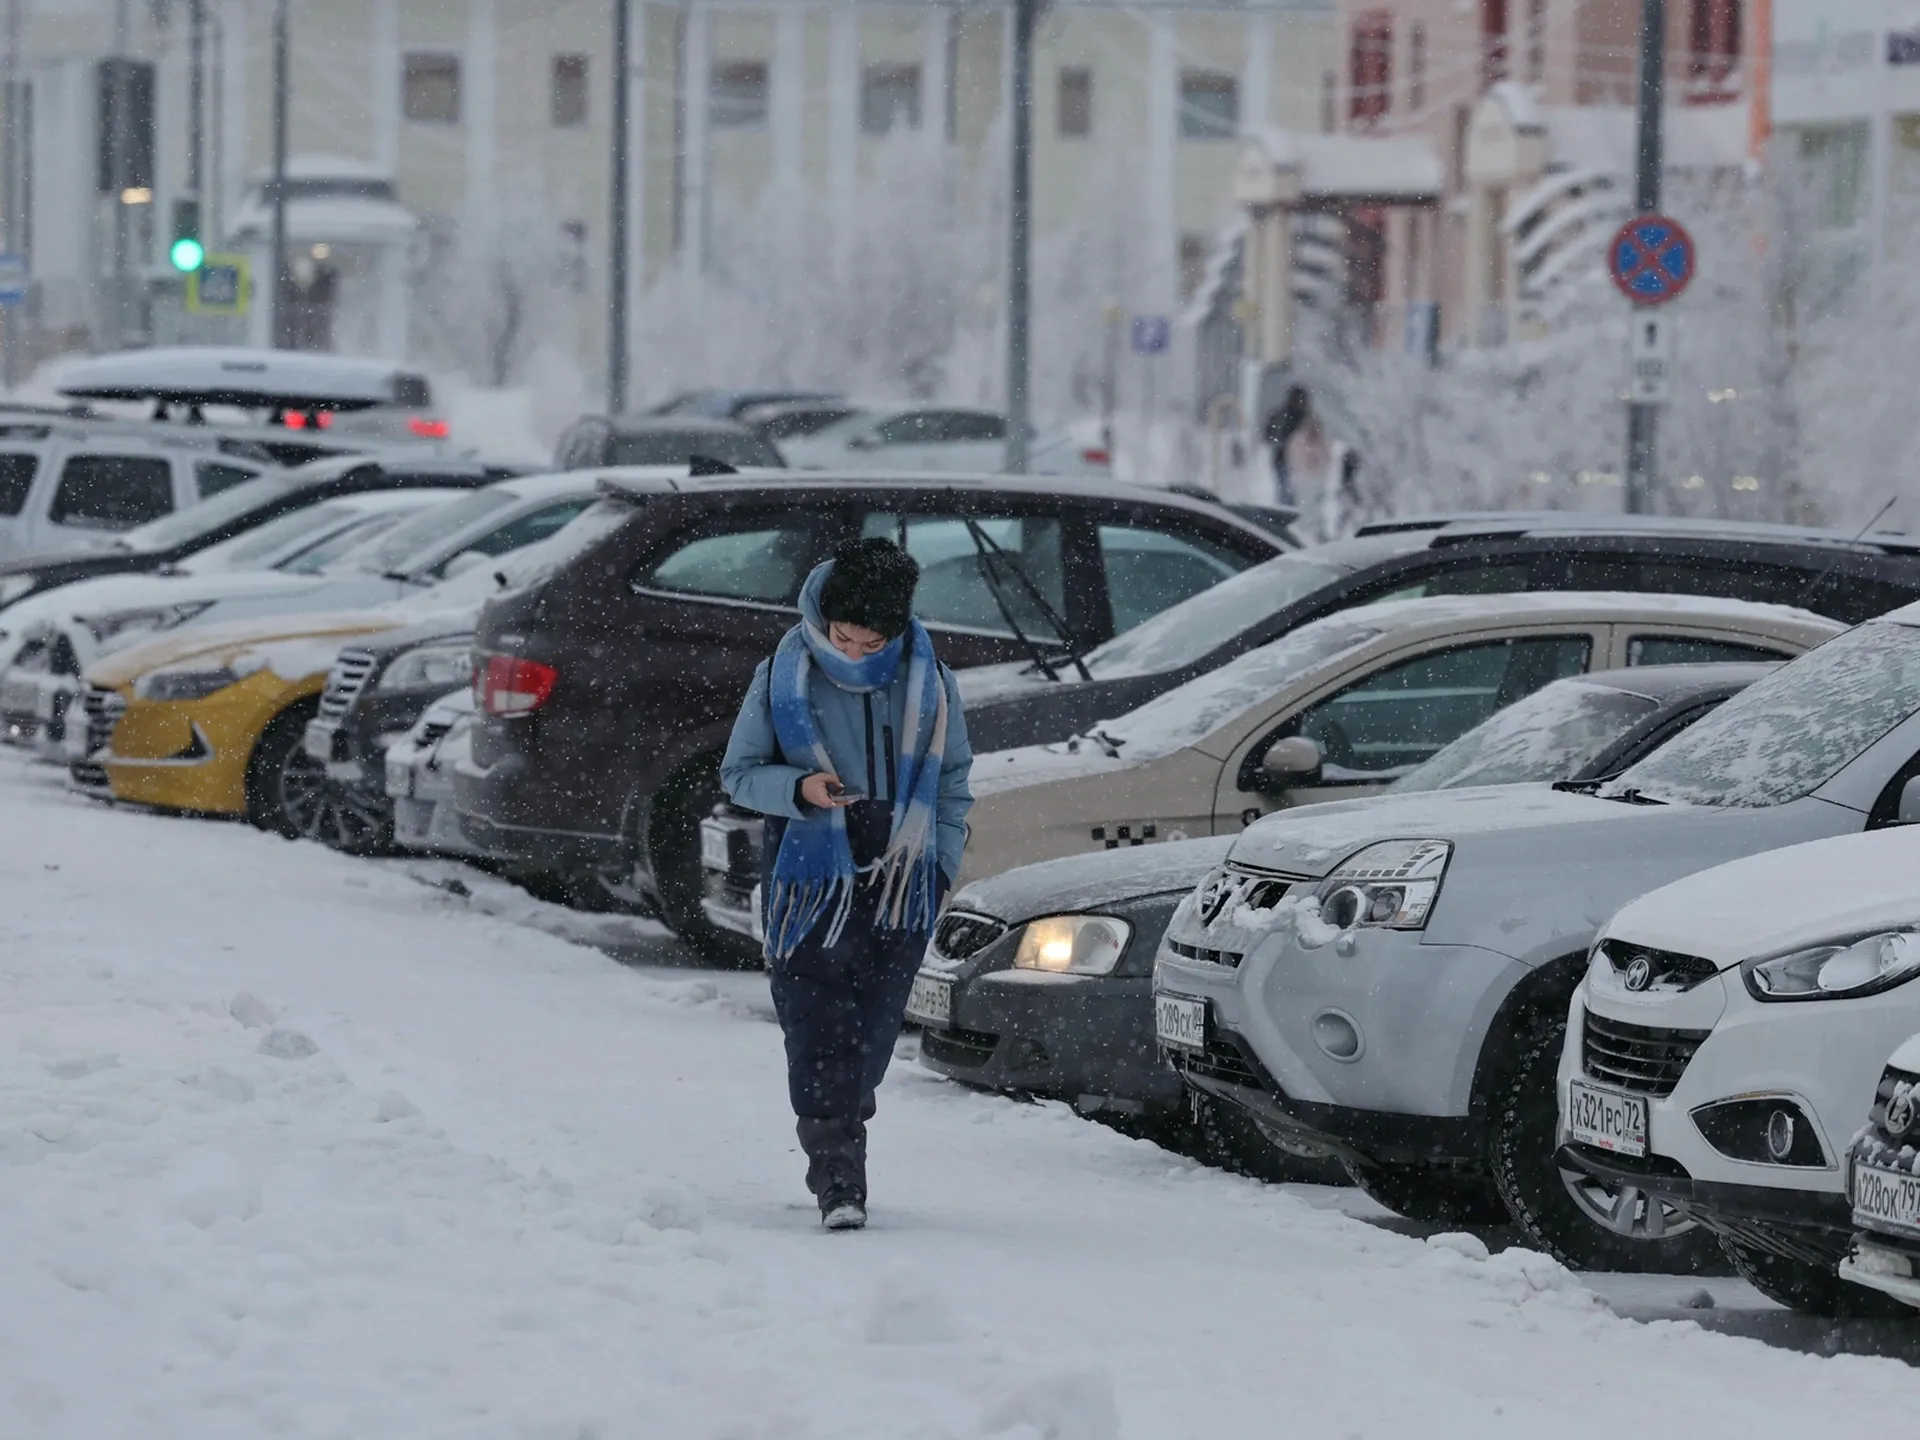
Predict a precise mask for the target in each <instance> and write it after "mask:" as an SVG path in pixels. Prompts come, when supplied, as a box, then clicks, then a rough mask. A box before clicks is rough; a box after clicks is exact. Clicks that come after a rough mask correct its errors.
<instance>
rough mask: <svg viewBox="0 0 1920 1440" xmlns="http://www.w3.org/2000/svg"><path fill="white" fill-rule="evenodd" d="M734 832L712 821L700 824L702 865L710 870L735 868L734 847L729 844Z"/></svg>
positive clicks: (703, 821)
mask: <svg viewBox="0 0 1920 1440" xmlns="http://www.w3.org/2000/svg"><path fill="white" fill-rule="evenodd" d="M732 834H733V832H732V831H731V830H729V829H728V828H727V827H726V826H724V825H721V824H719V823H717V822H716V821H712V820H702V821H701V822H700V863H701V864H702V865H705V866H706V867H707V869H709V870H720V871H726V870H730V869H732V868H733V847H732V846H731V845H730V844H729V843H728V841H729V839H730V837H731V836H732Z"/></svg>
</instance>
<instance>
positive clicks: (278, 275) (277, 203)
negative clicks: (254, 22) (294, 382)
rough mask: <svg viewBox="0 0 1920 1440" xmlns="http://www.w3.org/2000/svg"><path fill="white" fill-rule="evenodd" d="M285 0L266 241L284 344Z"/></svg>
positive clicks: (276, 21)
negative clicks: (269, 227) (270, 211)
mask: <svg viewBox="0 0 1920 1440" xmlns="http://www.w3.org/2000/svg"><path fill="white" fill-rule="evenodd" d="M289 84H290V82H289V80H288V77H287V0H274V6H273V223H272V234H271V237H270V238H269V240H268V242H267V246H268V252H269V253H268V255H267V271H268V276H269V278H268V280H267V283H268V284H269V285H270V286H272V287H273V288H272V290H271V292H270V294H269V298H268V310H267V314H268V315H269V316H270V317H271V320H270V328H269V334H270V336H271V341H270V343H271V344H273V345H274V346H276V347H280V346H285V345H286V344H287V340H288V336H287V318H288V317H287V91H288V89H289Z"/></svg>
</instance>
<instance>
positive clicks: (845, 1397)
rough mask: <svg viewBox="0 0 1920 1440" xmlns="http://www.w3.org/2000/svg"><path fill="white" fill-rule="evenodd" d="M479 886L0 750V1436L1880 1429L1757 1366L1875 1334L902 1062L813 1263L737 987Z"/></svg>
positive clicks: (1794, 1378)
mask: <svg viewBox="0 0 1920 1440" xmlns="http://www.w3.org/2000/svg"><path fill="white" fill-rule="evenodd" d="M455 880H458V881H459V882H460V883H458V884H451V883H449V882H452V881H455ZM462 891H464V892H466V893H460V892H462ZM516 895H517V892H512V891H509V890H506V889H505V888H504V887H496V886H493V885H490V884H488V883H487V882H484V881H483V880H482V879H480V878H479V877H476V876H474V875H472V874H471V872H462V871H460V870H459V869H458V868H457V867H452V866H431V865H429V866H420V865H407V864H403V863H394V864H387V865H369V864H361V863H356V862H353V861H351V860H347V859H345V858H342V857H339V856H335V855H332V854H329V853H327V852H325V851H322V850H318V849H315V848H313V847H311V846H306V845H294V844H288V843H285V842H282V841H279V840H276V839H270V838H268V837H265V836H262V835H259V834H256V833H254V832H251V831H249V830H247V829H245V828H243V827H241V826H237V825H222V824H213V823H194V822H187V821H180V820H169V819H164V818H160V817H155V816H146V815H138V814H129V813H123V812H117V811H112V810H109V809H105V808H102V807H99V806H97V805H94V804H91V803H88V802H85V801H82V800H79V799H77V798H75V797H72V796H69V795H67V794H65V793H64V792H62V791H61V790H60V789H59V788H58V787H57V785H56V784H55V781H54V777H53V776H52V774H51V773H50V772H47V771H44V770H36V769H30V768H28V767H26V766H25V765H23V764H22V763H20V762H19V761H18V760H16V759H15V758H13V757H5V758H0V1176H3V1177H4V1179H3V1180H0V1235H4V1237H5V1242H6V1243H5V1244H4V1245H3V1246H0V1415H4V1416H6V1417H7V1418H6V1421H5V1423H4V1426H0V1429H4V1431H5V1433H6V1434H8V1435H20V1436H28V1435H31V1436H33V1437H35V1440H67V1437H73V1440H109V1437H120V1436H133V1435H139V1436H142V1437H143V1440H172V1437H193V1440H225V1437H243V1436H244V1437H249V1440H252V1437H262V1436H282V1435H285V1436H299V1437H322V1436H325V1437H342V1440H347V1437H352V1440H366V1437H376V1436H377V1437H380V1440H414V1437H452V1436H460V1437H469V1436H471V1437H489V1440H490V1437H503V1440H507V1437H511V1440H522V1437H525V1440H614V1437H675V1440H678V1437H731V1440H775V1437H779V1440H797V1437H809V1436H814V1437H835V1440H842V1437H868V1436H871V1437H886V1440H907V1437H971V1436H1008V1437H1014V1440H1040V1437H1049V1440H1110V1437H1116V1436H1122V1435H1124V1436H1128V1437H1136V1440H1138V1437H1186V1436H1198V1435H1201V1434H1223V1435H1250V1436H1252V1435H1262V1436H1264V1435H1285V1436H1290V1437H1310V1440H1320V1437H1327V1440H1360V1437H1365V1440H1387V1437H1397V1436H1402V1435H1405V1434H1407V1433H1409V1431H1410V1430H1411V1429H1412V1428H1413V1427H1415V1426H1417V1427H1418V1430H1419V1433H1420V1434H1421V1435H1422V1436H1423V1440H1454V1437H1461V1440H1465V1437H1472V1440H1499V1437H1526V1440H1538V1437H1541V1436H1543V1435H1551V1436H1553V1437H1555V1440H1585V1437H1594V1440H1617V1437H1618V1435H1619V1434H1620V1433H1621V1430H1622V1427H1623V1425H1625V1426H1627V1427H1628V1428H1631V1427H1632V1426H1633V1424H1634V1423H1635V1422H1634V1419H1633V1418H1632V1417H1634V1416H1636V1415H1644V1416H1646V1417H1648V1418H1649V1419H1652V1418H1654V1417H1657V1419H1658V1422H1659V1423H1658V1428H1659V1430H1660V1432H1661V1433H1665V1434H1687V1435H1690V1436H1695V1437H1718V1436H1727V1437H1734V1436H1738V1437H1741V1440H1764V1437H1773V1436H1780V1437H1787V1436H1792V1437H1795V1440H1800V1437H1803V1436H1804V1435H1805V1434H1807V1433H1808V1431H1809V1429H1810V1428H1811V1427H1813V1426H1816V1425H1827V1424H1831V1423H1832V1422H1833V1421H1835V1420H1837V1419H1839V1418H1840V1417H1842V1416H1844V1417H1845V1418H1846V1420H1847V1421H1848V1422H1849V1424H1850V1425H1851V1426H1853V1427H1856V1428H1860V1429H1863V1430H1864V1431H1866V1432H1868V1433H1881V1434H1889V1435H1893V1434H1903V1433H1909V1432H1910V1429H1911V1426H1912V1419H1913V1415H1914V1414H1915V1411H1916V1407H1920V1373H1916V1372H1915V1371H1912V1370H1909V1369H1908V1368H1907V1366H1906V1365H1904V1364H1901V1363H1896V1362H1895V1361H1893V1360H1888V1359H1875V1358H1863V1357H1862V1356H1861V1355H1859V1354H1843V1355H1841V1356H1839V1357H1838V1358H1816V1356H1815V1355H1809V1354H1803V1353H1796V1352H1797V1351H1803V1350H1811V1351H1823V1350H1834V1349H1839V1350H1853V1351H1864V1352H1881V1353H1887V1354H1893V1355H1899V1356H1908V1357H1912V1356H1915V1355H1920V1327H1911V1328H1910V1327H1905V1326H1882V1327H1878V1328H1872V1327H1866V1328H1858V1327H1856V1328H1854V1329H1839V1330H1836V1329H1834V1328H1833V1327H1827V1326H1820V1325H1815V1324H1811V1323H1809V1322H1806V1321H1802V1320H1800V1319H1798V1318H1797V1317H1793V1316H1789V1315H1786V1314H1785V1313H1784V1312H1781V1311H1778V1310H1775V1309H1772V1308H1771V1307H1767V1306H1765V1305H1764V1303H1763V1302H1761V1301H1759V1300H1758V1298H1757V1297H1756V1296H1754V1295H1753V1293H1752V1292H1751V1291H1750V1290H1747V1289H1745V1287H1743V1286H1740V1285H1737V1284H1734V1283H1732V1282H1712V1284H1711V1287H1710V1288H1711V1289H1712V1290H1713V1292H1714V1297H1715V1299H1716V1300H1717V1301H1718V1304H1717V1306H1716V1308H1714V1309H1712V1310H1708V1311H1701V1312H1689V1311H1688V1310H1686V1309H1683V1308H1681V1306H1682V1303H1683V1300H1684V1299H1685V1297H1688V1296H1690V1295H1692V1294H1693V1293H1694V1292H1696V1291H1697V1290H1698V1289H1699V1286H1698V1284H1697V1283H1696V1282H1691V1281H1677V1280H1659V1279H1637V1280H1623V1279H1608V1278H1606V1277H1602V1278H1601V1279H1598V1280H1593V1281H1585V1280H1582V1279H1580V1278H1576V1277H1574V1276H1571V1275H1568V1274H1567V1273H1566V1272H1564V1271H1562V1270H1560V1269H1559V1268H1558V1267H1556V1266H1555V1265H1553V1264H1552V1263H1551V1262H1548V1261H1546V1260H1544V1259H1542V1258H1541V1257H1538V1256H1536V1255H1531V1254H1529V1253H1527V1252H1524V1251H1521V1250H1518V1249H1509V1250H1506V1251H1505V1252H1504V1253H1496V1254H1494V1255H1493V1256H1492V1258H1485V1256H1486V1251H1485V1247H1483V1246H1482V1245H1481V1244H1480V1243H1479V1242H1477V1241H1476V1240H1474V1239H1473V1238H1472V1237H1458V1238H1453V1239H1434V1238H1424V1239H1423V1238H1422V1237H1419V1236H1413V1235H1407V1234H1403V1233H1396V1229H1395V1227H1394V1223H1393V1222H1390V1221H1388V1220H1387V1218H1386V1217H1383V1216H1382V1215H1381V1214H1380V1212H1378V1211H1376V1210H1372V1209H1371V1208H1370V1207H1368V1206H1367V1205H1366V1203H1365V1202H1364V1201H1363V1200H1361V1199H1359V1198H1358V1197H1357V1196H1353V1195H1351V1194H1349V1193H1346V1192H1339V1191H1331V1190H1312V1189H1302V1190H1300V1191H1298V1192H1292V1193H1289V1192H1287V1191H1284V1190H1278V1189H1272V1188H1263V1187H1261V1186H1258V1185H1255V1184H1253V1183H1251V1182H1247V1181H1242V1180H1237V1179H1234V1178H1232V1177H1228V1176H1224V1175H1221V1174H1217V1173H1212V1172H1209V1171H1206V1170H1203V1169H1201V1168H1199V1167H1197V1166H1195V1165H1192V1164H1190V1163H1188V1162H1186V1161H1183V1160H1180V1159H1177V1158H1175V1157H1171V1156H1169V1155H1167V1154H1165V1153H1164V1152H1162V1151H1159V1150H1156V1149H1154V1148H1153V1147H1151V1146H1148V1145H1145V1144H1142V1143H1137V1142H1132V1141H1128V1140H1125V1139H1122V1138H1120V1137H1118V1136H1116V1135H1114V1134H1112V1133H1110V1132H1107V1131H1105V1130H1102V1129H1100V1128H1098V1127H1096V1126H1092V1125H1088V1124H1085V1123H1083V1122H1080V1121H1077V1120H1075V1119H1073V1118H1072V1117H1071V1116H1069V1115H1067V1114H1066V1113H1064V1112H1063V1111H1061V1110H1059V1109H1058V1108H1054V1107H1045V1106H1033V1105H1019V1104H1013V1103H1009V1102H1006V1101H1001V1100H996V1099H992V1098H989V1097H983V1096H978V1095H972V1094H969V1093H967V1092H965V1091H962V1090H959V1089H957V1088H955V1087H952V1086H949V1085H946V1084H943V1083H940V1082H937V1081H935V1080H934V1079H932V1078H931V1077H929V1076H927V1075H926V1074H924V1073H922V1072H919V1071H917V1070H916V1069H915V1068H913V1067H912V1066H910V1065H904V1064H903V1065H899V1066H896V1068H895V1071H894V1073H893V1075H892V1077H891V1078H890V1079H889V1081H888V1084H887V1088H886V1091H885V1092H884V1094H883V1097H882V1105H881V1112H880V1117H879V1120H878V1122H877V1126H876V1134H875V1141H874V1144H875V1153H874V1160H873V1182H874V1224H873V1228H872V1229H871V1230H869V1231H868V1232H866V1233H865V1234H859V1235H831V1236H829V1235H823V1234H822V1233H820V1231H819V1229H818V1226H817V1222H816V1220H815V1218H814V1215H813V1213H812V1209H811V1206H810V1203H809V1201H808V1197H807V1196H806V1194H805V1192H804V1191H803V1190H802V1189H801V1187H800V1184H799V1174H800V1170H801V1165H800V1162H799V1158H798V1155H797V1153H796V1151H795V1146H794V1143H793V1138H792V1132H791V1129H790V1122H789V1120H788V1117H787V1115H786V1113H785V1106H784V1098H783V1089H782V1081H781V1071H780V1058H779V1040H778V1034H777V1032H776V1030H775V1029H774V1027H773V1025H772V1024H771V1023H770V1020H771V1016H770V1010H769V1006H768V1003H767V999H766V990H765V984H764V982H763V981H762V980H760V979H759V978H758V977H754V976H738V975H729V976H715V975H706V974H701V973H699V972H696V971H690V970H688V969H686V968H684V967H682V968H676V966H675V961H676V958H677V957H676V952H675V949H674V947H673V946H672V945H671V943H670V942H666V941H664V940H662V939H661V938H659V936H658V935H657V933H655V932H652V931H649V930H647V929H646V927H644V926H636V925H634V924H633V923H631V922H619V921H604V920H600V921H596V920H590V919H584V918H578V917H571V916H567V915H565V914H564V913H563V912H556V911H552V910H548V909H545V908H543V907H540V906H537V905H535V904H533V903H532V902H529V901H525V900H523V899H518V898H515V897H516ZM552 932H559V933H558V934H556V933H552ZM562 935H572V936H574V937H575V938H577V939H580V940H588V941H596V942H598V943H599V944H600V945H601V946H602V947H603V948H601V949H595V948H589V947H588V946H587V945H585V944H580V943H570V941H569V940H568V939H565V938H561V936H562ZM609 951H611V952H613V953H612V954H610V953H608V952H609ZM615 955H619V956H621V957H623V958H620V959H616V958H614V956H615ZM1491 1238H1492V1239H1493V1240H1494V1241H1495V1242H1496V1245H1497V1244H1498V1243H1499V1241H1500V1239H1501V1237H1499V1236H1494V1237H1491ZM1690 1314H1695V1315H1697V1318H1699V1319H1700V1320H1702V1321H1704V1322H1705V1324H1706V1326H1707V1327H1710V1328H1705V1329H1703V1328H1702V1327H1701V1326H1700V1325H1697V1324H1696V1323H1694V1320H1693V1319H1689V1318H1682V1317H1686V1316H1689V1315H1690ZM1715 1330H1720V1331H1724V1332H1727V1333H1713V1332H1714V1331H1715ZM1749 1336H1760V1337H1763V1338H1765V1339H1767V1340H1771V1341H1773V1342H1775V1344H1773V1345H1772V1346H1769V1345H1766V1344H1762V1343H1756V1341H1755V1340H1754V1339H1752V1338H1746V1337H1749Z"/></svg>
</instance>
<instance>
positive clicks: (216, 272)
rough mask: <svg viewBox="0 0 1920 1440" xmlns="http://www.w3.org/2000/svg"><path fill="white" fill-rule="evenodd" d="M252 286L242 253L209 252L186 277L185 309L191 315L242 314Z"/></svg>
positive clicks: (245, 258)
mask: <svg viewBox="0 0 1920 1440" xmlns="http://www.w3.org/2000/svg"><path fill="white" fill-rule="evenodd" d="M252 288H253V287H252V285H251V284H250V283H249V281H248V266H247V257H246V256H244V255H209V256H207V258H206V259H205V261H203V262H202V263H201V266H200V268H199V269H198V270H195V271H194V272H193V273H192V274H190V275H188V276H187V310H188V312H189V313H190V314H194V315H244V314H246V313H247V301H248V298H249V292H250V291H251V290H252Z"/></svg>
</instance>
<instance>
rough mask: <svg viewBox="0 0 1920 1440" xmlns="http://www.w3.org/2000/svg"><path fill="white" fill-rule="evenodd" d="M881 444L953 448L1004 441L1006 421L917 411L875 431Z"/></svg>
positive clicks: (973, 414)
mask: <svg viewBox="0 0 1920 1440" xmlns="http://www.w3.org/2000/svg"><path fill="white" fill-rule="evenodd" d="M873 436H874V439H875V440H877V441H878V442H879V443H880V444H882V445H953V444H958V443H960V442H962V441H967V440H1004V439H1006V437H1007V422H1006V421H1005V420H1003V419H1001V418H1000V417H999V416H998V415H983V414H979V413H977V412H969V411H965V410H914V411H910V412H909V413H907V414H905V415H895V416H894V417H893V418H892V419H891V420H883V421H881V422H880V423H879V424H878V425H876V426H874V428H873Z"/></svg>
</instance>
